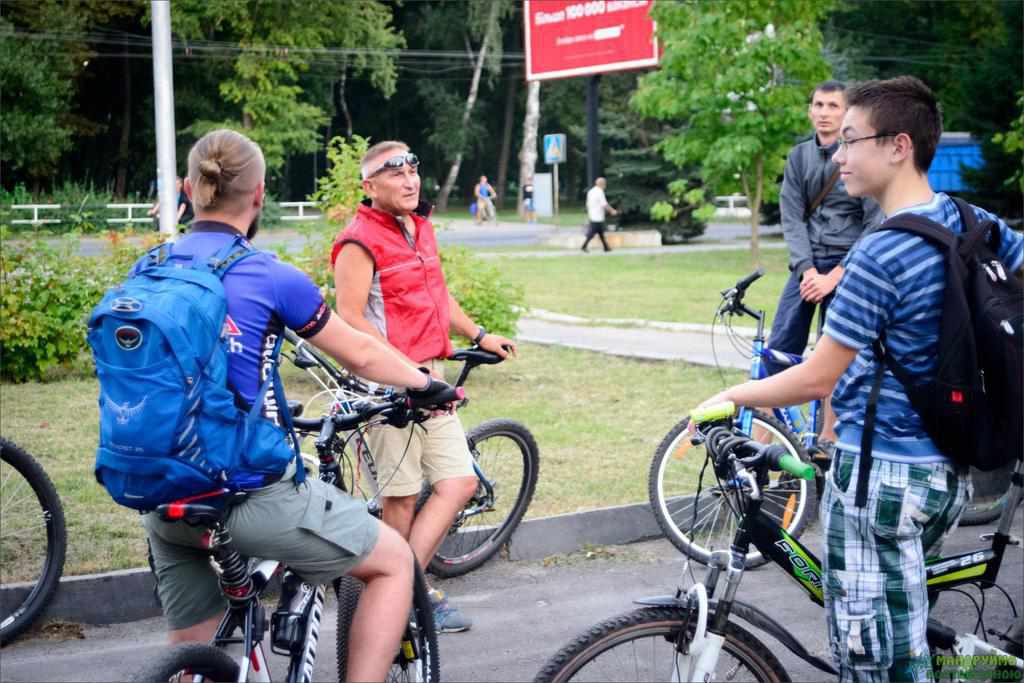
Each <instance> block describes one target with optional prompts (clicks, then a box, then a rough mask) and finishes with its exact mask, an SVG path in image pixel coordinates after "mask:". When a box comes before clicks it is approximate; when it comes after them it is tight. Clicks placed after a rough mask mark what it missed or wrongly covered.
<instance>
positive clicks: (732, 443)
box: [534, 403, 1024, 683]
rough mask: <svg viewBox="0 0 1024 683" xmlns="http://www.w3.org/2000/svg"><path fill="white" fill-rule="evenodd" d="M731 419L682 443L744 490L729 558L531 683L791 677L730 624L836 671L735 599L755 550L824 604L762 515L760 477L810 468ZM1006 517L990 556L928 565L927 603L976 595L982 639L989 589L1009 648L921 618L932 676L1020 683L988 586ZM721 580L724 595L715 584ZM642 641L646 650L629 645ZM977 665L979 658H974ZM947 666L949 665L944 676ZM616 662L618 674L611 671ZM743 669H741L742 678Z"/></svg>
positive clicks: (581, 643)
mask: <svg viewBox="0 0 1024 683" xmlns="http://www.w3.org/2000/svg"><path fill="white" fill-rule="evenodd" d="M733 412H734V406H733V405H732V404H731V403H727V404H721V405H718V406H710V407H708V408H707V409H705V410H703V411H700V412H699V413H698V412H694V414H693V419H694V421H695V422H696V423H697V431H696V433H695V434H694V435H693V437H692V438H694V439H695V440H697V441H701V442H703V443H704V444H705V445H706V447H707V459H708V464H709V466H711V467H712V469H713V472H714V473H715V475H716V476H717V477H719V478H727V479H736V480H738V481H740V482H742V486H741V487H740V488H739V489H738V490H739V491H741V493H742V495H741V496H739V497H738V498H737V501H738V503H739V506H738V507H737V508H736V509H735V510H733V513H734V514H735V515H736V517H737V519H738V526H737V529H736V532H735V533H734V535H733V538H732V544H731V546H730V548H729V549H728V550H716V551H714V552H713V553H712V555H711V557H710V561H709V563H708V569H707V572H706V574H705V577H704V581H703V582H696V581H695V582H694V583H693V584H692V585H691V586H689V587H688V588H686V589H684V588H683V587H682V585H684V584H685V579H686V572H687V568H688V566H687V567H686V568H684V570H683V581H682V583H681V586H680V587H679V588H677V589H676V591H675V594H674V595H669V596H661V597H651V598H642V599H640V600H636V601H635V602H636V603H637V604H640V605H643V607H641V608H639V609H636V610H634V611H632V612H629V613H626V614H623V615H621V616H618V617H615V618H613V619H609V620H607V621H604V622H602V623H600V624H598V625H596V626H594V627H593V628H591V629H590V630H589V631H588V632H586V633H584V634H582V635H580V636H579V637H578V638H576V639H575V640H573V641H572V642H571V643H570V644H568V645H567V646H565V647H564V648H562V650H560V651H559V652H558V653H557V654H555V655H554V656H553V657H552V658H551V659H550V660H549V661H548V662H547V663H546V664H545V666H544V667H542V669H541V670H540V672H539V673H538V674H537V677H536V678H535V679H534V680H535V681H537V682H542V683H548V682H559V683H561V682H564V681H570V680H581V681H583V680H586V681H595V680H601V678H600V677H599V675H602V674H606V675H607V679H606V680H614V681H625V680H645V681H652V680H669V679H671V680H673V681H706V680H718V679H727V680H746V679H747V678H748V677H749V678H751V679H753V680H758V681H788V680H789V675H788V674H787V672H786V670H785V669H784V668H783V667H782V665H781V663H780V662H779V660H778V658H777V657H776V656H775V654H774V653H773V651H772V649H771V648H770V647H769V646H768V645H766V644H765V643H764V642H762V641H761V640H759V639H758V638H757V637H756V636H754V635H753V634H752V633H751V632H750V631H748V630H747V628H744V627H743V626H741V625H740V624H739V623H737V622H738V621H739V620H742V621H744V622H746V623H747V624H749V625H750V626H754V627H756V628H758V629H760V630H761V631H764V632H765V633H767V634H769V635H770V636H772V638H774V639H775V640H778V641H779V642H780V643H782V645H783V646H785V647H786V648H787V649H788V650H789V651H791V652H792V653H793V654H794V655H796V656H797V657H798V658H800V659H802V660H803V661H805V662H807V663H809V664H810V665H812V666H814V667H815V668H816V669H818V670H820V671H822V672H825V673H829V674H833V675H835V674H836V673H837V672H836V670H835V668H834V667H833V666H832V665H831V664H830V663H829V662H826V661H824V660H822V659H820V658H819V657H817V656H815V655H813V654H811V653H810V652H808V651H807V649H806V648H804V646H803V645H802V644H801V643H800V642H799V640H798V639H797V638H796V637H795V636H793V635H792V634H791V633H790V632H789V631H788V630H786V629H785V628H784V627H783V626H782V625H781V624H779V623H778V622H777V621H776V620H775V619H773V618H772V617H771V616H770V615H769V614H768V613H766V612H764V611H762V610H760V609H758V608H757V607H754V606H753V605H750V604H747V603H744V602H742V601H740V600H738V599H737V595H738V593H739V587H740V583H741V580H742V578H743V573H744V571H746V567H745V565H744V562H743V561H742V560H743V558H744V557H745V556H746V554H747V552H748V550H749V546H750V545H751V544H753V545H754V546H756V547H757V548H758V549H759V550H760V551H761V552H762V553H763V554H764V555H765V556H766V557H768V558H769V559H770V560H771V561H772V562H774V563H775V564H777V565H778V566H779V567H781V568H782V570H783V571H784V572H785V573H786V575H787V576H789V577H790V578H792V579H794V580H795V581H796V583H797V584H798V585H799V586H800V587H801V588H802V589H803V590H804V591H805V592H806V593H807V595H808V597H809V598H810V600H811V601H812V602H813V603H815V604H817V605H819V606H821V605H823V604H824V597H823V573H822V569H821V564H820V563H819V561H818V559H817V558H816V557H815V556H814V554H813V553H812V552H811V551H810V550H808V549H807V548H806V547H804V546H803V545H801V544H800V542H799V541H798V540H797V539H796V538H794V537H793V536H792V535H791V534H789V533H787V532H786V531H785V530H784V529H783V528H782V527H780V526H779V525H778V524H777V523H776V522H775V521H774V520H772V519H771V517H770V516H768V515H766V514H765V513H764V511H763V510H762V509H761V507H762V503H763V495H762V493H763V487H764V485H765V482H766V481H767V480H768V472H769V471H770V470H782V471H785V472H787V473H789V474H790V475H791V476H794V477H799V478H802V479H804V480H810V479H811V478H812V477H813V476H814V468H813V466H811V465H810V464H809V463H804V462H801V461H800V460H797V459H796V458H794V457H793V456H792V455H790V454H788V453H786V452H785V449H783V448H780V447H779V446H766V445H764V444H761V443H759V442H757V441H756V440H753V439H751V438H749V436H747V435H746V433H744V432H743V431H742V427H740V426H739V425H738V424H737V422H735V421H734V420H733V417H732V415H733ZM1022 487H1024V461H1022V460H1018V462H1017V466H1016V470H1015V472H1014V475H1013V478H1012V484H1011V494H1010V495H1011V499H1012V500H1011V502H1012V503H1016V502H1017V501H1018V500H1019V499H1020V498H1021V492H1022ZM1014 508H1015V505H1014V506H1008V507H1006V508H1004V510H1003V514H1002V517H1001V519H1000V522H999V526H998V529H997V530H996V532H995V533H993V534H992V535H991V545H990V546H989V547H986V548H981V549H978V550H975V551H971V552H967V553H959V554H956V555H953V556H949V557H942V558H937V559H935V560H933V561H929V562H928V563H927V566H926V575H927V585H928V594H929V598H930V599H937V597H938V596H939V594H940V593H941V592H944V591H950V590H958V587H959V586H964V585H967V584H973V585H975V586H976V587H977V588H978V589H979V590H980V591H981V592H982V600H981V604H980V605H978V604H977V602H975V606H976V607H977V609H978V617H979V619H978V626H976V628H975V631H977V630H978V628H979V627H980V628H982V629H983V634H984V633H985V631H984V627H983V624H984V621H983V614H984V609H985V600H984V596H985V591H986V590H988V589H991V588H997V589H998V590H1000V591H1001V592H1002V593H1003V594H1004V595H1005V596H1006V598H1007V600H1008V601H1009V605H1010V608H1011V612H1012V614H1013V618H1014V619H1015V620H1016V621H1015V623H1014V626H1013V627H1012V628H1011V629H1008V630H1007V632H1005V633H1002V634H997V633H996V632H994V631H990V632H989V633H990V634H993V635H1000V636H1001V637H1002V638H1003V639H1004V640H1006V641H1007V642H1009V645H1008V646H1007V648H1006V649H1005V650H1004V649H1000V648H998V647H996V646H995V645H992V644H991V643H989V642H987V640H986V639H982V638H979V637H978V636H977V635H976V633H957V632H956V631H954V630H953V629H952V628H950V627H948V626H945V625H943V624H942V623H940V622H938V621H937V620H935V619H929V621H928V629H927V638H928V643H929V646H930V648H932V650H933V651H949V652H951V653H952V655H951V656H941V657H937V658H934V662H935V663H936V664H937V665H938V666H939V668H938V670H937V671H936V672H935V673H936V678H939V677H942V676H948V677H949V678H950V680H954V681H960V680H975V679H977V678H978V673H985V672H979V671H976V670H972V669H970V668H968V667H965V666H963V665H964V664H965V663H968V664H970V663H976V662H989V663H992V662H995V663H997V664H998V665H999V666H1001V667H1005V668H1006V669H1008V671H1007V672H1006V673H1008V674H1011V675H1012V676H1015V677H1005V676H1004V670H1000V671H995V670H993V672H992V673H993V674H995V675H996V676H997V677H998V679H999V680H1003V679H1004V678H1005V680H1020V676H1021V675H1022V674H1021V672H1024V660H1022V659H1021V658H1020V653H1021V638H1022V631H1024V615H1021V614H1018V613H1017V610H1016V607H1015V605H1014V604H1013V601H1012V599H1011V598H1010V596H1009V594H1008V593H1007V592H1006V591H1005V590H1004V589H1003V588H1002V587H1001V586H999V585H998V584H997V583H996V578H997V575H998V573H999V567H1000V565H1001V562H1002V559H1003V554H1004V551H1005V550H1006V546H1007V545H1011V544H1012V545H1017V544H1019V543H1020V540H1019V539H1016V538H1013V537H1012V536H1011V535H1010V527H1011V524H1012V520H1013V514H1014ZM982 538H983V539H986V536H982ZM687 565H689V562H687ZM723 574H724V576H725V585H724V587H722V586H719V582H720V579H721V578H722V576H723ZM720 589H721V590H720ZM960 592H962V591H960ZM641 639H646V640H649V641H650V642H649V643H646V642H645V643H640V642H638V641H640V640H641ZM613 651H614V652H613ZM976 657H978V658H981V659H974V658H976ZM624 660H627V661H624ZM947 663H948V664H950V666H949V667H946V666H944V665H945V664H947ZM617 664H622V666H615V665H617ZM591 665H592V666H591ZM741 668H742V669H744V671H742V672H741V671H740V669H741ZM634 677H635V678H634Z"/></svg>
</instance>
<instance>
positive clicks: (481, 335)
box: [473, 325, 487, 345]
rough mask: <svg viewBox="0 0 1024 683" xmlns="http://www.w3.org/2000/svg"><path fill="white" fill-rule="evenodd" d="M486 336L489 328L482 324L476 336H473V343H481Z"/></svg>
mask: <svg viewBox="0 0 1024 683" xmlns="http://www.w3.org/2000/svg"><path fill="white" fill-rule="evenodd" d="M486 336H487V328H486V327H484V326H483V325H481V326H480V331H479V332H477V333H476V336H475V337H473V343H474V344H476V345H479V344H480V342H481V341H482V340H483V338H484V337H486Z"/></svg>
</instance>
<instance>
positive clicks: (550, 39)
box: [523, 0, 659, 81]
mask: <svg viewBox="0 0 1024 683" xmlns="http://www.w3.org/2000/svg"><path fill="white" fill-rule="evenodd" d="M653 4H654V3H653V0H525V5H524V8H523V9H524V11H523V17H524V19H523V21H524V23H525V25H526V80H528V81H542V80H547V79H552V78H568V77H570V76H585V75H588V74H598V73H605V72H607V71H625V70H628V69H641V68H647V67H652V66H657V64H658V53H659V50H658V42H657V39H656V38H655V37H654V20H653V19H651V16H650V10H651V6H652V5H653Z"/></svg>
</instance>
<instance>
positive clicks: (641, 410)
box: [0, 344, 741, 575]
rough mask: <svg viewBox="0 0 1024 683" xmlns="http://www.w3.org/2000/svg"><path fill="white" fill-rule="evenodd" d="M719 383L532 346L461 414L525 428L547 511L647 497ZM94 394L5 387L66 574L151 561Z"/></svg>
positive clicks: (290, 378) (292, 373) (3, 426)
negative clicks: (691, 417) (662, 445)
mask: <svg viewBox="0 0 1024 683" xmlns="http://www.w3.org/2000/svg"><path fill="white" fill-rule="evenodd" d="M727 378H728V379H729V381H737V380H739V379H741V373H727ZM666 379H668V381H666ZM304 380H305V376H304V375H302V374H301V373H300V372H299V371H297V370H295V369H294V368H290V367H289V368H287V372H286V374H285V385H286V387H288V388H289V394H290V395H292V396H293V397H298V396H308V395H310V394H311V393H312V392H313V389H314V387H313V385H312V383H310V382H308V381H304ZM720 387H721V378H720V376H719V374H718V372H717V371H716V370H714V369H711V368H701V367H696V366H690V365H686V364H683V363H663V362H645V361H637V360H630V359H624V358H618V357H612V356H605V355H602V354H597V353H591V352H585V351H576V350H571V349H564V348H553V347H543V346H534V345H528V344H524V345H522V347H521V349H520V357H519V359H517V360H515V361H512V362H507V363H504V364H502V365H499V366H496V367H485V368H480V369H478V370H476V371H474V374H473V376H471V377H470V379H469V382H468V383H467V387H466V389H467V392H468V394H469V396H470V397H471V401H470V405H469V406H468V407H467V408H466V409H465V411H464V412H463V413H462V416H463V421H464V423H465V425H466V427H467V428H468V427H471V426H472V425H474V424H477V423H479V422H482V421H483V420H486V419H490V418H494V417H509V418H513V419H516V420H520V421H521V422H523V423H525V424H526V425H528V426H529V428H530V430H531V431H532V432H533V433H534V435H535V437H536V439H537V443H538V444H539V446H540V453H541V473H540V481H539V483H538V486H537V492H536V496H535V498H534V500H533V504H532V505H531V508H530V510H529V513H528V516H540V515H550V514H556V513H563V512H572V511H576V510H585V509H591V508H595V507H603V506H607V505H617V504H622V503H633V502H640V501H645V500H646V499H647V468H648V466H649V464H650V459H651V457H652V455H653V453H654V449H655V447H656V446H657V444H658V442H659V441H660V440H661V437H662V436H663V435H664V434H665V433H666V432H667V431H668V430H669V429H670V428H671V426H672V425H673V424H674V423H675V422H676V421H677V420H679V419H680V418H681V416H682V415H683V414H685V413H686V411H687V409H688V408H690V407H691V406H692V405H694V404H695V403H697V402H699V401H700V400H702V399H704V398H706V397H707V396H709V395H711V394H712V393H714V392H715V391H716V390H717V389H719V388H720ZM96 394H97V387H96V383H95V380H93V379H92V378H88V379H67V380H64V381H61V382H52V383H46V384H41V383H28V384H19V385H12V384H3V385H0V432H2V433H3V435H4V436H5V437H7V438H9V439H11V440H12V441H14V442H15V443H17V444H19V445H21V446H22V447H23V448H25V449H26V450H28V451H29V452H30V453H32V454H33V455H34V456H35V457H36V458H37V459H38V460H39V461H40V462H41V463H42V464H43V466H44V467H45V468H46V470H47V472H48V473H49V474H50V476H51V478H52V479H53V480H54V483H55V484H56V486H57V490H58V492H59V494H60V496H61V499H62V501H63V503H64V508H65V515H66V517H67V523H68V540H69V550H68V560H67V568H66V570H65V573H67V574H69V575H70V574H83V573H90V572H99V571H106V570H111V569H125V568H129V567H139V566H143V565H144V564H145V544H144V540H143V534H142V530H141V527H140V525H139V521H138V515H137V514H136V513H135V512H133V511H131V510H128V509H126V508H121V507H118V506H117V505H116V504H114V503H113V502H112V501H111V500H110V498H109V497H108V496H107V494H106V492H105V491H104V490H103V489H102V488H101V487H100V486H99V485H97V484H96V482H95V480H94V478H93V474H92V465H93V452H94V448H95V444H96V440H97V433H98V429H97V420H98V417H97V404H96Z"/></svg>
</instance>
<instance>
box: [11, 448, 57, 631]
mask: <svg viewBox="0 0 1024 683" xmlns="http://www.w3.org/2000/svg"><path fill="white" fill-rule="evenodd" d="M0 452H2V458H0V510H2V511H3V524H0V585H2V586H3V587H4V588H7V587H9V586H11V585H12V584H22V587H23V588H25V590H23V591H16V592H13V593H11V594H9V592H8V591H5V592H4V598H3V602H2V603H0V645H3V644H6V643H8V642H10V641H11V640H12V639H13V638H15V637H16V636H17V635H18V634H19V633H21V632H22V631H24V630H25V629H26V628H28V626H29V625H30V624H31V623H32V621H33V620H34V619H35V618H36V617H37V616H38V615H39V613H40V612H42V611H43V608H44V607H46V604H47V603H48V602H49V601H50V598H51V597H53V593H54V592H55V591H56V590H57V585H58V582H59V581H60V575H61V572H63V570H64V554H65V552H66V550H67V542H68V541H67V531H66V529H65V526H64V508H63V507H62V506H61V504H60V498H59V497H58V496H57V490H56V489H55V488H54V487H53V483H52V482H51V481H50V478H49V477H48V476H46V472H45V471H44V470H43V468H42V467H40V466H39V463H37V462H36V461H35V459H34V458H33V457H32V456H31V455H29V454H28V453H26V452H25V451H24V450H23V449H21V448H19V447H18V446H16V445H14V444H13V443H11V442H10V441H8V440H6V439H2V438H0Z"/></svg>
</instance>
